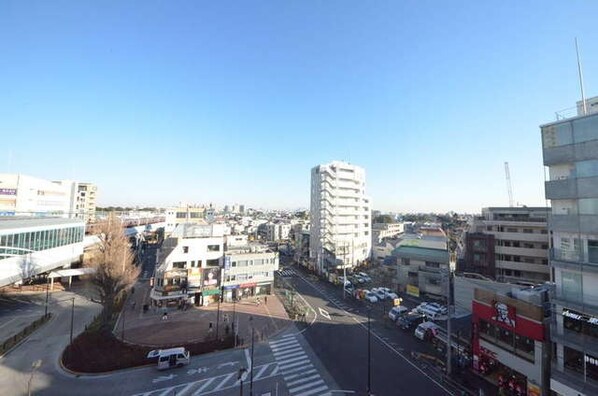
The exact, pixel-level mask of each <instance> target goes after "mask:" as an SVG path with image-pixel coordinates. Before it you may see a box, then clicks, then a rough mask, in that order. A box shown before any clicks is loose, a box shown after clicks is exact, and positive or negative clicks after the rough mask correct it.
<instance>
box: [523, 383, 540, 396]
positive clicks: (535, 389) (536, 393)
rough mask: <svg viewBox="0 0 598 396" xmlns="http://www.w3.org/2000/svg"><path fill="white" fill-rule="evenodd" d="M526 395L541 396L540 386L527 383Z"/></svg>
mask: <svg viewBox="0 0 598 396" xmlns="http://www.w3.org/2000/svg"><path fill="white" fill-rule="evenodd" d="M527 396H542V392H541V391H540V386H539V385H536V384H533V383H531V382H528V383H527Z"/></svg>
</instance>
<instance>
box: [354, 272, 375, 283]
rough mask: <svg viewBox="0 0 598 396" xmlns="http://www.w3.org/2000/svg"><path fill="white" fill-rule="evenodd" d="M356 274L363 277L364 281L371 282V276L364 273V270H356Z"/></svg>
mask: <svg viewBox="0 0 598 396" xmlns="http://www.w3.org/2000/svg"><path fill="white" fill-rule="evenodd" d="M357 275H358V276H361V277H362V278H363V280H365V281H366V282H371V281H372V278H371V277H370V276H369V275H368V274H366V273H365V272H358V273H357Z"/></svg>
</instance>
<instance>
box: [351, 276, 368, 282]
mask: <svg viewBox="0 0 598 396" xmlns="http://www.w3.org/2000/svg"><path fill="white" fill-rule="evenodd" d="M352 279H354V280H355V281H356V282H357V283H365V279H363V278H362V277H361V276H358V275H355V276H353V278H352Z"/></svg>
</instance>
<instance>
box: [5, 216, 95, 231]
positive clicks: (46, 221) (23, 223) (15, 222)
mask: <svg viewBox="0 0 598 396" xmlns="http://www.w3.org/2000/svg"><path fill="white" fill-rule="evenodd" d="M62 225H73V226H83V225H85V222H84V221H83V219H65V218H62V217H27V216H23V217H20V216H19V217H0V230H12V229H19V228H29V227H51V226H62Z"/></svg>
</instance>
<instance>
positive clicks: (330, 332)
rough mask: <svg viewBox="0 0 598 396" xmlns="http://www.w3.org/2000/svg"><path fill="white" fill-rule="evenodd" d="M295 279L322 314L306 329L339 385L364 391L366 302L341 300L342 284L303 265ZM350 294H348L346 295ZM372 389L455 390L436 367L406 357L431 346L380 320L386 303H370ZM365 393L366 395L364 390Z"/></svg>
mask: <svg viewBox="0 0 598 396" xmlns="http://www.w3.org/2000/svg"><path fill="white" fill-rule="evenodd" d="M294 271H295V272H296V273H297V275H298V276H295V277H292V278H291V282H292V283H293V284H294V286H295V288H296V290H297V291H298V292H299V293H300V294H301V295H302V296H303V298H304V299H305V301H306V302H307V303H308V304H309V305H310V306H311V307H312V308H313V309H314V310H315V311H316V312H317V313H318V315H317V320H316V321H315V323H314V324H313V325H312V326H309V327H308V328H307V329H306V331H305V332H304V333H303V334H304V336H305V337H306V339H307V340H308V342H309V343H310V345H311V346H312V348H313V349H314V350H315V352H316V354H317V355H318V357H319V358H320V359H321V360H322V362H323V364H324V365H325V367H326V368H327V369H328V370H329V372H330V374H331V375H332V376H333V378H334V379H335V380H336V382H337V383H338V384H339V385H340V387H341V388H343V389H347V390H353V391H356V392H365V391H366V389H367V383H368V380H367V378H368V375H367V373H368V364H367V362H368V359H367V355H368V352H367V349H368V331H367V310H368V306H366V305H365V304H358V302H357V301H354V300H346V301H343V300H342V297H341V295H340V293H339V290H338V288H334V287H333V286H332V285H329V284H327V283H324V282H319V281H312V280H310V279H308V278H307V277H306V276H305V275H304V274H303V273H302V272H301V271H300V270H299V269H295V270H294ZM348 298H349V297H348ZM372 308H373V309H372V311H371V313H372V317H374V319H373V320H372V322H371V328H372V335H371V381H370V384H371V388H370V389H371V391H372V392H373V393H374V394H376V395H402V394H405V395H411V394H422V395H424V394H425V395H444V394H451V393H452V392H454V389H448V388H446V386H445V385H443V384H441V383H440V381H439V373H436V374H435V373H434V372H433V370H435V369H434V368H432V367H420V366H419V365H417V364H414V363H412V362H411V361H410V360H409V359H408V355H409V351H410V350H413V349H416V350H417V349H421V348H423V349H424V350H427V348H429V346H428V345H420V344H419V343H418V342H417V340H415V339H414V338H413V337H412V336H411V334H409V333H402V332H400V331H399V330H398V329H396V328H395V327H394V326H392V325H391V326H389V325H388V322H386V323H385V322H384V321H383V320H382V316H383V312H384V310H383V307H382V306H378V305H374V306H373V307H372ZM362 394H363V393H362Z"/></svg>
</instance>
